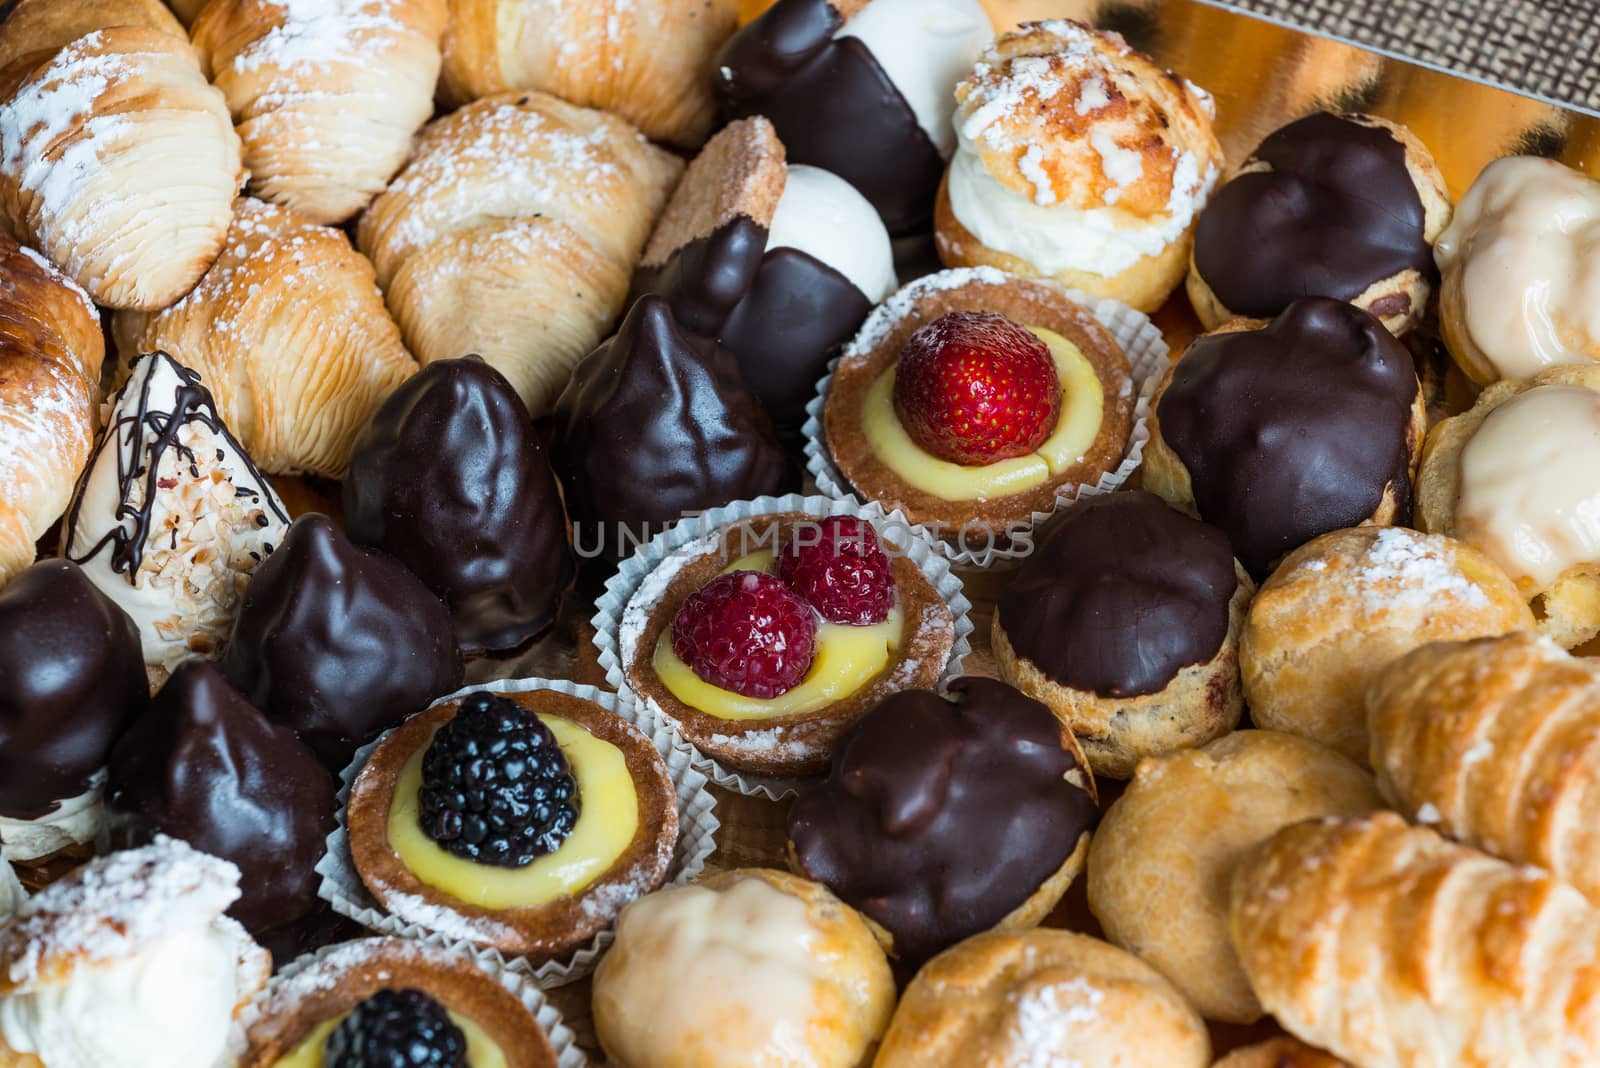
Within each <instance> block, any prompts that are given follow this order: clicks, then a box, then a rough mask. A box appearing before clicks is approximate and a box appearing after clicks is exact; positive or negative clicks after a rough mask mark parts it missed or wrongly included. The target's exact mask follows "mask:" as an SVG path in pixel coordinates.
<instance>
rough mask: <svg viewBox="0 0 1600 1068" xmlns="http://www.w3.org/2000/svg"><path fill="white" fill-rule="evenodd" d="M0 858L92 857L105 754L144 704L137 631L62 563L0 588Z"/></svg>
mask: <svg viewBox="0 0 1600 1068" xmlns="http://www.w3.org/2000/svg"><path fill="white" fill-rule="evenodd" d="M0 678H3V679H5V680H6V685H5V686H4V687H3V688H0V860H7V861H14V862H35V861H41V862H42V861H44V860H47V859H49V858H50V857H53V856H55V855H56V854H59V853H62V852H63V851H69V850H70V851H71V852H72V854H73V855H74V856H78V855H80V854H82V855H85V856H86V855H88V854H90V853H92V852H93V850H94V846H95V844H96V841H97V840H98V838H99V837H100V835H101V833H102V831H103V830H104V826H105V809H104V806H103V798H104V786H105V781H104V776H103V775H101V774H100V771H101V769H103V768H104V767H105V765H106V757H107V756H108V755H109V754H110V752H111V746H112V744H113V743H114V742H116V740H117V737H118V736H119V735H120V734H121V733H122V732H123V730H124V729H125V728H126V727H127V726H128V724H129V723H131V722H132V721H133V720H134V719H135V718H136V717H137V716H138V715H139V714H140V713H141V712H142V711H143V710H144V709H145V707H146V705H147V703H148V702H149V697H150V691H149V688H148V684H147V683H146V681H145V671H144V657H143V656H142V655H140V651H139V629H138V627H137V626H135V625H134V622H133V620H132V619H130V618H129V617H128V614H127V613H126V612H124V611H123V610H122V609H121V608H120V607H118V605H117V603H116V602H115V601H113V600H111V598H109V597H107V596H106V595H105V594H103V593H101V592H100V590H99V588H98V587H96V586H95V584H94V583H93V582H91V581H90V580H89V578H88V576H87V575H85V574H84V573H83V569H82V568H80V567H78V566H77V565H76V564H73V563H70V562H68V561H66V560H45V561H42V562H40V563H37V564H34V565H33V566H32V567H30V568H28V569H26V570H25V571H23V572H22V573H21V574H19V575H17V576H16V577H15V578H14V579H12V580H11V581H10V582H9V583H8V584H6V586H5V587H4V588H0Z"/></svg>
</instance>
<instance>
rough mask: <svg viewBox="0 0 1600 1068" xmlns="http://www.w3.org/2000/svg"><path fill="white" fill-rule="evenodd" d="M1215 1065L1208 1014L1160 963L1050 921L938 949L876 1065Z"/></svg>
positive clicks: (922, 1067) (914, 986) (1020, 1067)
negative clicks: (1059, 928) (1204, 1018)
mask: <svg viewBox="0 0 1600 1068" xmlns="http://www.w3.org/2000/svg"><path fill="white" fill-rule="evenodd" d="M1210 1063H1211V1039H1210V1037H1209V1036H1208V1035H1207V1034H1206V1028H1205V1023H1204V1022H1203V1021H1202V1020H1201V1019H1200V1017H1199V1015H1198V1014H1197V1013H1196V1012H1195V1011H1194V1009H1192V1008H1190V1007H1189V1003H1188V1002H1186V1001H1184V1000H1183V995H1182V994H1180V993H1178V991H1177V990H1176V989H1175V988H1174V987H1173V986H1172V984H1171V983H1169V982H1167V981H1166V980H1165V979H1163V978H1162V977H1161V975H1160V974H1159V973H1158V972H1156V971H1155V969H1153V968H1151V967H1150V966H1149V965H1147V964H1145V963H1143V962H1142V961H1140V960H1139V958H1137V957H1135V956H1133V955H1131V954H1129V953H1124V952H1123V951H1122V950H1120V949H1117V948H1116V947H1115V946H1108V945H1106V944H1105V943H1104V942H1102V941H1100V940H1099V939H1096V938H1090V937H1088V936H1087V935H1081V934H1075V933H1073V932H1071V931H1056V930H1048V929H1039V930H1034V931H1016V932H1003V933H1001V932H996V933H993V934H985V935H979V936H977V937H976V938H971V939H968V940H967V941H965V942H962V943H961V944H960V945H958V946H956V947H955V948H954V949H950V950H947V951H945V952H944V953H941V954H940V955H939V956H937V957H935V958H934V959H933V960H932V961H930V962H929V963H928V966H927V967H925V968H923V969H922V971H920V972H918V973H917V977H916V978H915V979H913V980H912V981H911V985H910V986H908V987H907V988H906V992H905V997H903V998H902V999H901V1001H900V1007H899V1008H898V1009H896V1010H895V1014H894V1021H893V1022H892V1023H891V1024H890V1025H889V1033H888V1034H887V1035H886V1036H884V1040H883V1048H882V1049H880V1050H879V1051H878V1058H877V1060H875V1061H874V1062H873V1064H874V1066H875V1068H967V1066H970V1065H979V1064H981V1065H983V1066H984V1068H1038V1066H1040V1065H1058V1064H1104V1065H1113V1064H1115V1065H1130V1066H1131V1065H1150V1066H1152V1068H1154V1066H1155V1065H1160V1066H1161V1068H1207V1066H1208V1065H1209V1064H1210Z"/></svg>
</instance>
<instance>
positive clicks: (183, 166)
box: [0, 0, 244, 310]
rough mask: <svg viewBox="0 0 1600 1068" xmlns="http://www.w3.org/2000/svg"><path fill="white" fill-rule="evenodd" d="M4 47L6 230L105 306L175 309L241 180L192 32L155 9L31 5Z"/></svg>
mask: <svg viewBox="0 0 1600 1068" xmlns="http://www.w3.org/2000/svg"><path fill="white" fill-rule="evenodd" d="M0 40H3V41H4V44H3V45H0V59H3V60H7V61H8V62H6V64H5V65H4V67H3V68H0V226H4V227H5V228H7V229H9V230H11V232H13V233H14V234H16V236H17V237H19V238H20V239H22V240H23V241H24V242H26V243H28V244H30V245H34V246H36V247H37V248H38V249H39V250H40V251H42V252H43V253H44V254H45V256H46V257H48V258H49V259H50V261H51V262H52V263H54V264H56V265H57V266H58V267H60V268H61V269H62V270H63V271H64V272H65V273H66V274H67V275H68V276H69V277H71V278H72V279H73V280H75V281H76V282H77V283H78V284H79V285H81V286H82V287H83V288H84V289H86V290H87V291H88V292H89V294H90V295H91V296H92V297H93V298H94V299H95V300H96V301H98V302H99V303H101V304H105V305H109V306H111V307H115V308H139V309H147V310H148V309H155V308H161V307H165V306H166V305H167V304H170V303H171V302H172V301H174V300H176V299H178V297H180V296H182V295H183V294H184V293H185V292H187V291H188V290H189V288H190V287H192V286H193V285H194V283H195V282H196V281H198V280H199V278H200V276H201V275H202V274H204V273H205V270H206V268H207V266H209V265H210V263H211V261H212V260H213V259H215V258H216V255H217V252H218V250H219V249H220V248H221V247H222V240H223V237H224V235H225V234H226V233H227V230H228V222H229V219H230V218H231V217H232V204H233V198H234V196H235V194H236V193H237V192H238V189H239V184H240V182H241V181H242V180H243V177H244V172H243V169H242V168H241V166H240V148H239V137H238V135H237V134H235V133H234V131H233V123H232V122H231V121H230V120H229V118H228V107H227V102H226V101H225V100H224V99H223V97H222V94H221V93H220V92H218V91H217V90H216V89H214V88H213V87H212V86H211V85H210V84H208V83H207V81H206V79H205V75H204V74H203V73H202V72H201V70H200V63H199V60H198V59H197V57H196V55H195V52H194V49H193V48H191V47H190V45H189V43H188V40H187V39H186V37H185V36H184V34H183V27H182V26H180V25H179V24H178V22H177V20H176V19H174V18H173V17H172V14H171V13H170V12H169V11H167V10H166V9H165V8H164V7H162V6H161V5H160V4H159V3H153V2H152V0H72V2H71V3H61V2H60V0H22V2H21V3H20V4H18V5H17V7H16V8H15V9H14V10H13V11H12V14H11V16H10V18H8V19H7V20H6V22H5V23H4V25H3V26H0Z"/></svg>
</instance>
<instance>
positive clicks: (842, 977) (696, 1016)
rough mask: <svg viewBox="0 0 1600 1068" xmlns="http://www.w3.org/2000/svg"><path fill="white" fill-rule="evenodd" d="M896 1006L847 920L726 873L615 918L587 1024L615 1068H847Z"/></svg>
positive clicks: (871, 950)
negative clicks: (611, 941) (591, 1018)
mask: <svg viewBox="0 0 1600 1068" xmlns="http://www.w3.org/2000/svg"><path fill="white" fill-rule="evenodd" d="M894 997H895V991H894V978H893V976H892V974H891V973H890V971H889V963H888V961H886V960H885V959H884V956H883V950H882V949H880V948H879V947H878V943H877V942H876V941H875V940H874V939H873V937H872V932H871V931H869V930H868V929H867V925H866V924H865V923H863V922H862V920H861V917H860V916H859V915H858V914H857V913H856V911H855V910H854V909H852V908H850V907H849V906H848V905H845V904H844V903H843V902H841V901H840V900H839V899H838V898H836V897H834V896H833V895H832V894H830V893H829V892H828V891H827V889H825V888H824V887H821V886H818V885H817V884H816V883H812V882H807V881H806V880H804V879H797V878H795V877H794V876H792V875H788V874H785V873H783V872H778V871H768V870H765V869H745V870H736V871H724V872H718V873H717V874H715V875H710V876H707V877H706V878H704V879H701V880H700V881H699V882H697V883H694V884H691V885H689V886H673V887H669V888H667V889H665V890H658V891H657V892H656V893H654V894H650V895H648V896H647V897H644V898H641V899H640V900H638V901H636V902H634V903H633V904H632V905H630V906H628V908H626V909H625V910H623V913H622V917H621V919H620V920H619V921H618V922H617V940H616V942H615V943H614V944H613V945H612V947H611V951H610V952H609V953H607V954H606V956H605V958H604V959H602V960H601V961H600V968H599V970H598V971H597V972H595V977H594V1001H593V1007H594V1026H595V1031H596V1033H597V1034H598V1035H599V1037H600V1044H601V1046H603V1047H604V1048H605V1052H606V1054H607V1056H609V1057H610V1059H611V1063H612V1064H614V1065H616V1066H617V1068H758V1066H759V1068H856V1066H857V1065H862V1064H866V1063H868V1061H869V1059H870V1057H871V1055H872V1051H873V1049H874V1048H875V1047H876V1046H877V1043H878V1039H879V1038H881V1037H882V1036H883V1031H884V1028H886V1027H887V1026H888V1025H889V1014H890V1012H891V1011H892V1010H893V1009H894Z"/></svg>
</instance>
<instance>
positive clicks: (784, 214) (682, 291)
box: [633, 117, 897, 431]
mask: <svg viewBox="0 0 1600 1068" xmlns="http://www.w3.org/2000/svg"><path fill="white" fill-rule="evenodd" d="M896 284H897V283H896V281H895V271H894V251H893V249H892V247H891V246H890V243H889V234H888V232H887V231H886V230H884V228H883V223H882V222H881V221H880V220H879V219H878V216H877V213H876V212H875V211H873V209H872V205H871V204H869V203H868V202H867V201H866V199H865V198H864V197H862V195H861V194H860V193H858V192H856V190H855V188H854V187H852V186H851V185H850V183H848V182H846V181H845V180H844V179H842V178H840V177H839V176H838V175H835V174H831V173H829V172H828V171H824V170H822V169H820V168H817V167H810V166H806V165H804V164H796V165H794V166H792V167H791V166H788V165H787V164H786V163H785V157H784V147H783V142H782V141H779V140H778V137H777V134H776V133H775V132H774V131H773V127H772V123H771V122H769V121H768V120H767V119H765V118H760V117H756V118H750V119H740V120H738V121H736V122H732V123H729V124H728V125H727V126H726V127H725V128H723V130H722V132H721V133H719V134H717V136H715V137H713V138H712V139H711V141H710V142H709V143H708V144H707V145H706V147H705V149H704V150H703V151H702V152H701V153H700V155H699V156H698V157H697V158H696V159H695V161H694V162H693V163H691V164H690V165H689V169H688V170H687V171H686V172H684V176H683V180H682V181H681V182H679V183H678V189H677V191H676V192H675V193H674V194H673V196H672V199H671V200H670V201H668V203H667V207H666V210H665V211H664V212H663V213H662V216H661V221H660V222H659V223H657V224H656V229H655V232H654V233H653V234H652V235H651V237H650V243H649V244H648V245H646V246H645V251H644V257H643V259H642V260H640V263H639V270H638V271H637V272H636V273H635V275H634V282H633V289H634V293H635V294H636V295H642V294H644V293H661V294H662V295H663V296H665V297H666V298H667V301H668V303H670V304H671V305H672V313H673V315H674V316H676V317H677V319H678V322H679V324H680V325H682V326H683V327H684V328H685V329H687V330H689V331H691V332H693V333H697V334H702V335H705V336H707V337H715V338H717V339H718V340H720V341H721V342H722V343H723V344H724V345H726V346H727V347H728V348H730V349H732V350H733V352H734V353H735V354H736V355H737V356H738V357H739V371H740V373H741V374H742V375H743V376H744V380H745V383H746V384H747V385H749V387H750V389H751V390H752V391H753V392H754V393H755V395H756V396H757V397H759V398H760V399H761V401H762V403H763V404H765V405H766V407H767V411H768V412H769V413H770V414H771V415H772V417H773V419H774V421H775V422H776V423H777V424H778V425H779V426H780V427H782V428H783V429H785V430H791V431H793V430H797V429H798V428H799V426H800V423H801V421H802V418H803V414H804V411H805V406H806V404H807V403H809V402H810V400H811V398H812V397H813V396H815V395H816V392H817V380H818V379H819V378H821V377H822V375H823V372H824V371H825V370H826V368H827V362H828V357H830V356H831V355H833V354H834V352H835V351H836V350H837V349H838V348H839V346H841V345H843V344H844V343H845V342H846V341H849V340H850V338H852V337H853V336H855V332H856V330H858V329H859V328H860V326H861V323H862V322H863V321H864V320H865V319H866V317H867V313H868V312H870V311H871V310H872V308H873V306H874V305H876V304H877V303H878V302H879V301H881V300H882V299H883V298H885V297H887V296H888V295H889V294H890V293H891V292H893V291H894V289H895V286H896Z"/></svg>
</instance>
